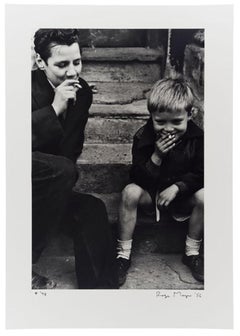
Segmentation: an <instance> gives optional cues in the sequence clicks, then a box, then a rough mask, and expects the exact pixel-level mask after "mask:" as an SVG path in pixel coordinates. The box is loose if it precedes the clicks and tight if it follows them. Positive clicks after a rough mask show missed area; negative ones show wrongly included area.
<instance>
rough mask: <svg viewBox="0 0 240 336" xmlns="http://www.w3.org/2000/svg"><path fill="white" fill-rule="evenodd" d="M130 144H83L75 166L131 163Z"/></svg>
mask: <svg viewBox="0 0 240 336" xmlns="http://www.w3.org/2000/svg"><path fill="white" fill-rule="evenodd" d="M131 149H132V145H131V144H122V143H121V144H109V143H105V144H89V143H85V144H84V147H83V151H82V154H81V156H80V158H79V159H78V160H77V165H78V166H81V165H84V164H106V165H108V164H114V163H116V164H118V163H120V164H124V165H130V164H131V161H132V156H131Z"/></svg>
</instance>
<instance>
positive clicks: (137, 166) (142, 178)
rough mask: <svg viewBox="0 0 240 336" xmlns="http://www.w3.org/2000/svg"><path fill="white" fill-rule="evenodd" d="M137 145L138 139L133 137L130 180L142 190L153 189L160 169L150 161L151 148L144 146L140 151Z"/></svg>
mask: <svg viewBox="0 0 240 336" xmlns="http://www.w3.org/2000/svg"><path fill="white" fill-rule="evenodd" d="M138 143H139V139H138V137H137V136H136V135H135V136H134V140H133V147H132V158H133V160H132V161H133V162H132V167H131V170H130V178H131V180H132V181H133V182H134V183H136V184H138V185H139V186H141V187H142V188H143V189H149V188H150V189H152V188H155V187H156V183H157V180H158V177H159V175H160V173H161V167H159V166H157V165H155V164H154V163H153V162H152V160H151V156H152V153H153V148H152V146H145V147H142V148H141V149H140V148H139V146H138Z"/></svg>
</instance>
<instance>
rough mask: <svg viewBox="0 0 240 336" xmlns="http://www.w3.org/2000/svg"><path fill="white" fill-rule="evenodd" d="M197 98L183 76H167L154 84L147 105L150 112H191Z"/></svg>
mask: <svg viewBox="0 0 240 336" xmlns="http://www.w3.org/2000/svg"><path fill="white" fill-rule="evenodd" d="M195 98H196V97H195V96H194V93H193V91H192V89H191V87H190V86H189V84H188V83H187V82H186V81H185V80H184V79H183V78H182V77H178V78H165V79H161V80H159V81H157V82H156V83H155V84H154V85H153V87H152V89H151V91H150V94H149V97H148V102H147V106H148V110H149V112H150V113H153V112H168V111H177V110H179V111H180V110H186V111H187V112H188V113H190V111H191V109H192V107H193V104H194V100H195Z"/></svg>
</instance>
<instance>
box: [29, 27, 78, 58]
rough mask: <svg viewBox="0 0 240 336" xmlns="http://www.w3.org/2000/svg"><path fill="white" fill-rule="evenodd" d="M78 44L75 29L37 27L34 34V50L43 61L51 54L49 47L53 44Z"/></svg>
mask: <svg viewBox="0 0 240 336" xmlns="http://www.w3.org/2000/svg"><path fill="white" fill-rule="evenodd" d="M75 42H77V43H78V45H79V38H78V31H77V29H39V30H37V31H36V33H35V35H34V46H35V52H36V53H37V54H39V55H40V56H41V58H42V59H43V60H44V62H45V63H47V60H48V58H49V57H50V56H51V48H52V47H54V46H55V45H68V46H70V45H72V44H73V43H75Z"/></svg>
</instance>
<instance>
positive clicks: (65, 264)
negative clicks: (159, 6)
mask: <svg viewBox="0 0 240 336" xmlns="http://www.w3.org/2000/svg"><path fill="white" fill-rule="evenodd" d="M33 43H34V45H33V55H32V57H33V70H32V251H33V254H32V262H33V275H32V289H53V288H55V289H71V288H79V289H104V288H105V289H118V288H124V289H203V288H204V257H203V256H204V252H203V241H204V240H203V231H204V230H203V228H204V197H203V189H204V153H203V151H204V147H203V146H204V135H203V134H204V133H203V119H204V107H203V106H204V30H203V29H85V30H83V29H74V28H73V29H57V28H53V29H52V28H51V29H41V28H40V29H38V30H37V31H36V32H35V35H34V38H33ZM62 233H65V235H66V236H67V237H68V238H66V237H64V236H63V234H62ZM47 242H48V245H47V244H46V243H47ZM46 245H47V246H46Z"/></svg>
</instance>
